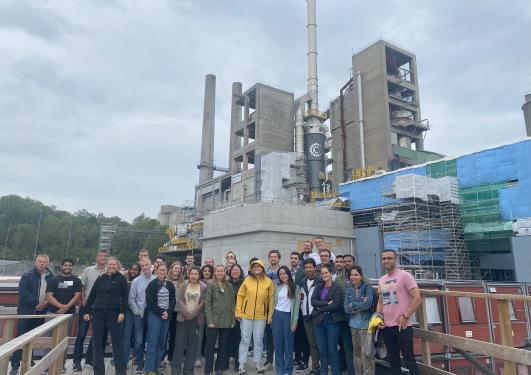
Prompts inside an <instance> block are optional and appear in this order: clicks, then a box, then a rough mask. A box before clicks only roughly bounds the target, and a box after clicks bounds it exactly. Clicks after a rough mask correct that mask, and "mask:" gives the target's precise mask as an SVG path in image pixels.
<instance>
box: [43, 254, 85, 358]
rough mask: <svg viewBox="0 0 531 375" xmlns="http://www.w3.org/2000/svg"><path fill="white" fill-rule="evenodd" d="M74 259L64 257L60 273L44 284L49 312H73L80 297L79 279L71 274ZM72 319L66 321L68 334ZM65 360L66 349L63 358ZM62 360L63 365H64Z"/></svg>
mask: <svg viewBox="0 0 531 375" xmlns="http://www.w3.org/2000/svg"><path fill="white" fill-rule="evenodd" d="M73 267H74V261H73V260H72V259H69V258H66V259H63V261H62V262H61V273H60V274H59V275H57V276H56V277H54V278H53V279H52V280H51V281H50V282H49V283H48V285H47V286H46V299H47V300H48V303H49V304H50V307H49V308H48V312H49V313H51V314H75V313H76V303H77V302H78V301H79V300H80V299H81V279H80V278H79V277H77V276H74V275H72V268H73ZM72 321H73V319H70V320H69V321H68V328H67V329H66V332H67V333H68V335H70V329H71V327H72ZM64 361H66V350H65V358H64ZM64 361H63V367H64Z"/></svg>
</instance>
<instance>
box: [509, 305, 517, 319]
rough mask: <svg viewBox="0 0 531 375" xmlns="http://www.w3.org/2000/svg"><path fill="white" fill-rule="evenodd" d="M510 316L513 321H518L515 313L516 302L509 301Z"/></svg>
mask: <svg viewBox="0 0 531 375" xmlns="http://www.w3.org/2000/svg"><path fill="white" fill-rule="evenodd" d="M509 316H510V317H511V320H516V313H515V312H514V301H509Z"/></svg>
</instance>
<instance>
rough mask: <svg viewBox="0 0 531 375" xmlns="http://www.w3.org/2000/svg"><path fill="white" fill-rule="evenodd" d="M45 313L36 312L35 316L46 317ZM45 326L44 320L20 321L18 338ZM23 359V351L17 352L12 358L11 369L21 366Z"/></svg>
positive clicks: (18, 323) (18, 322)
mask: <svg viewBox="0 0 531 375" xmlns="http://www.w3.org/2000/svg"><path fill="white" fill-rule="evenodd" d="M44 314H46V313H45V312H42V311H36V312H35V315H44ZM42 324H44V319H20V320H19V321H17V337H19V336H21V335H23V334H25V333H26V332H29V331H31V330H32V329H35V328H37V327H38V326H40V325H42ZM21 358H22V350H17V351H16V352H14V353H13V355H12V356H11V367H18V366H20V359H21Z"/></svg>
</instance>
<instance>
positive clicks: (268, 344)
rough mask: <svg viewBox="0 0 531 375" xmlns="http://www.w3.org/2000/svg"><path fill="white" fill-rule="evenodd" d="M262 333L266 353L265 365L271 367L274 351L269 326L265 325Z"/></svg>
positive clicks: (271, 332)
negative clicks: (267, 364)
mask: <svg viewBox="0 0 531 375" xmlns="http://www.w3.org/2000/svg"><path fill="white" fill-rule="evenodd" d="M264 333H265V334H264V339H265V344H266V351H267V363H269V364H271V365H273V355H274V354H275V349H274V346H273V330H272V329H271V324H266V327H265V331H264Z"/></svg>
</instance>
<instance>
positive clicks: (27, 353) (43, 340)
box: [0, 314, 73, 375]
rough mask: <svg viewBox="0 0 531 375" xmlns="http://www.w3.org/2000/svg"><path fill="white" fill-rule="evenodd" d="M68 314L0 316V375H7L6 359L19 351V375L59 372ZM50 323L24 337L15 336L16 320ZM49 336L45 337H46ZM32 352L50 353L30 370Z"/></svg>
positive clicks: (65, 340) (68, 318)
mask: <svg viewBox="0 0 531 375" xmlns="http://www.w3.org/2000/svg"><path fill="white" fill-rule="evenodd" d="M72 316H73V315H72V314H63V315H55V314H53V315H52V314H49V315H2V316H0V321H1V322H2V323H3V334H2V340H1V343H2V345H1V346H0V374H7V369H8V366H9V357H10V356H11V355H12V354H13V353H14V352H15V351H17V350H19V349H22V359H21V361H20V374H21V375H22V374H24V375H41V374H42V373H43V372H44V370H46V369H48V374H49V375H59V374H60V373H61V370H62V369H63V357H64V354H65V350H66V348H67V347H68V338H69V337H68V335H67V327H68V321H69V320H70V319H71V318H72ZM43 318H44V319H50V320H48V321H47V322H45V323H44V324H42V325H40V326H38V327H36V328H34V329H32V330H31V331H29V332H26V333H25V334H23V335H21V336H18V337H14V336H15V322H16V321H17V320H20V319H43ZM50 333H51V337H50V336H46V335H49V334H50ZM34 349H50V351H49V352H48V353H47V354H46V355H45V356H44V357H43V358H42V359H41V360H40V361H38V362H37V364H35V365H33V366H32V354H33V350H34Z"/></svg>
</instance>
